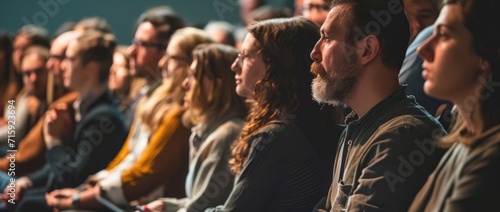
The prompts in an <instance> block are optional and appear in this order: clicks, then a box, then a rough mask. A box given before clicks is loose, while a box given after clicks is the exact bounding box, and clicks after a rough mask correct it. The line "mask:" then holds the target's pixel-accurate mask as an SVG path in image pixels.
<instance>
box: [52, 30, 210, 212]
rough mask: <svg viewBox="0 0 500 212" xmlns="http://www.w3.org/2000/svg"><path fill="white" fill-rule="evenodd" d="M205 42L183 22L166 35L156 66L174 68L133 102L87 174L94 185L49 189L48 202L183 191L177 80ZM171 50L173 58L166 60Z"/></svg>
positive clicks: (183, 140) (67, 204) (86, 203)
mask: <svg viewBox="0 0 500 212" xmlns="http://www.w3.org/2000/svg"><path fill="white" fill-rule="evenodd" d="M210 42H213V41H212V39H211V38H210V37H209V36H208V35H207V34H206V33H205V32H203V31H202V30H198V29H194V28H183V29H180V30H178V31H176V32H175V33H174V34H173V35H172V38H171V40H170V43H169V46H168V48H167V49H166V53H165V56H164V57H163V59H161V60H160V62H159V66H161V67H162V68H163V70H164V71H166V72H169V73H175V74H171V75H169V77H168V78H165V83H163V84H162V85H160V86H159V87H158V88H156V89H154V91H153V92H152V93H151V94H148V95H147V96H145V97H144V98H143V99H142V100H141V102H139V104H138V108H137V119H136V121H135V122H134V124H132V128H131V131H130V133H129V136H128V138H127V141H126V142H125V144H124V146H123V148H122V149H121V150H120V152H119V153H118V155H117V156H116V157H115V159H114V160H113V161H112V162H111V163H110V164H109V165H108V167H107V168H106V170H103V171H100V172H99V173H97V174H96V175H94V176H93V177H92V179H91V182H94V183H97V185H98V186H88V185H87V186H86V187H90V188H87V189H86V190H84V191H80V190H79V189H67V190H57V191H54V192H52V193H50V197H48V199H49V198H50V199H51V200H52V201H49V205H51V206H52V207H56V208H58V209H60V210H62V209H69V208H81V209H92V208H99V207H102V205H101V204H100V203H99V202H97V200H96V196H97V195H101V196H103V198H106V199H108V200H109V201H110V202H111V203H113V204H115V205H118V206H120V207H128V206H129V204H130V202H131V201H138V202H140V203H147V202H150V201H152V200H154V199H157V198H159V197H162V196H168V197H177V198H182V197H184V196H185V190H184V182H185V179H186V173H187V169H188V153H189V145H188V139H189V133H190V132H189V129H188V128H186V127H184V126H182V124H181V117H182V114H183V113H184V111H185V109H184V107H183V104H184V103H183V98H184V93H185V91H184V90H183V89H182V86H181V84H182V81H183V80H184V79H185V78H186V76H187V74H188V69H189V65H190V64H191V61H192V59H191V58H192V57H191V52H192V50H193V49H194V47H196V46H197V45H198V44H201V43H210ZM173 54H175V56H176V57H178V58H179V60H172V55H173ZM181 58H182V60H181ZM91 184H92V183H91ZM80 187H85V186H80ZM57 195H59V198H56V196H57Z"/></svg>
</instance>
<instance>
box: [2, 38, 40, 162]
mask: <svg viewBox="0 0 500 212" xmlns="http://www.w3.org/2000/svg"><path fill="white" fill-rule="evenodd" d="M48 59H49V49H48V48H46V47H43V46H38V45H32V46H30V47H28V48H27V49H26V50H25V51H24V53H23V55H22V56H21V66H20V68H21V70H20V71H19V73H20V74H21V75H22V76H23V84H24V88H23V90H21V92H20V93H19V94H18V95H17V97H16V99H14V100H15V102H14V104H13V105H14V106H15V110H14V112H15V114H10V113H7V111H6V114H5V115H7V114H9V115H11V116H14V117H15V119H14V121H13V123H14V124H15V125H14V127H15V131H14V132H15V134H14V135H13V136H14V137H13V138H14V140H15V141H18V142H14V143H12V144H14V145H15V146H17V145H18V144H19V141H20V140H22V139H23V138H24V136H25V135H26V134H28V132H29V131H30V129H31V128H32V127H33V126H34V125H35V123H36V122H37V121H38V119H40V117H41V116H42V115H43V114H44V113H45V110H47V100H46V89H47V69H46V68H45V63H46V62H47V60H48ZM9 128H10V126H9V125H4V126H2V127H0V141H1V144H0V145H1V151H0V155H1V156H2V157H3V156H4V155H5V154H6V153H7V150H8V149H13V148H12V146H10V144H9V143H8V142H7V139H8V137H9V136H12V134H11V133H8V132H9V131H12V130H10V129H9ZM15 146H14V147H15Z"/></svg>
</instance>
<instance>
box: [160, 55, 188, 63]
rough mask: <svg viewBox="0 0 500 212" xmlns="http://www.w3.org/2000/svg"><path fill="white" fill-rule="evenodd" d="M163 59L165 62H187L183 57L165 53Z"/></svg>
mask: <svg viewBox="0 0 500 212" xmlns="http://www.w3.org/2000/svg"><path fill="white" fill-rule="evenodd" d="M164 57H165V59H167V60H171V59H172V60H175V61H179V62H186V63H187V62H188V59H187V58H186V57H183V56H180V55H169V54H167V53H165V56H164Z"/></svg>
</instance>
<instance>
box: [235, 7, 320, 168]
mask: <svg viewBox="0 0 500 212" xmlns="http://www.w3.org/2000/svg"><path fill="white" fill-rule="evenodd" d="M247 30H248V32H249V33H251V34H252V35H253V36H254V37H255V39H256V44H255V48H256V49H259V52H260V54H261V55H262V58H263V62H264V63H265V64H266V66H267V67H268V70H267V72H266V74H265V76H264V78H263V79H261V80H259V81H257V83H256V84H255V90H254V95H253V99H254V102H252V105H251V109H250V112H249V114H248V116H247V118H246V121H245V125H244V127H243V130H242V132H241V134H240V137H239V138H238V139H237V140H236V142H235V144H234V146H233V149H232V154H233V158H232V159H231V160H230V164H231V170H232V171H233V172H234V173H236V174H238V173H239V172H240V171H241V170H242V168H243V164H244V162H245V160H246V158H247V157H248V153H249V146H250V137H251V136H252V135H253V134H254V133H256V132H257V131H258V130H259V129H260V128H261V127H263V126H265V125H266V124H268V123H269V122H272V121H275V120H283V119H288V118H290V117H293V116H294V115H297V114H299V113H300V109H301V107H302V105H301V104H302V100H304V99H305V101H307V99H309V101H312V98H311V95H310V93H311V91H310V89H309V88H310V83H311V79H312V78H311V76H310V75H311V74H310V73H309V69H310V66H311V63H312V60H311V58H310V57H309V53H310V52H311V50H312V48H313V47H314V44H315V42H316V41H317V40H318V39H319V29H318V27H317V26H316V25H315V24H314V23H312V22H311V21H309V20H307V19H305V18H303V17H294V18H279V19H270V20H265V21H261V22H256V23H254V24H252V25H250V26H248V27H247ZM304 86H305V88H304Z"/></svg>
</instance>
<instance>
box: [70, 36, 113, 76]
mask: <svg viewBox="0 0 500 212" xmlns="http://www.w3.org/2000/svg"><path fill="white" fill-rule="evenodd" d="M76 42H77V43H78V47H79V49H78V50H79V51H78V56H80V57H81V60H82V63H83V64H87V63H89V62H91V61H96V62H98V63H99V64H101V67H100V71H99V80H100V82H105V81H107V80H108V78H109V69H110V68H111V65H113V54H114V51H115V47H116V45H117V42H116V39H115V36H113V35H112V34H109V33H103V32H99V31H95V30H90V31H86V32H85V33H83V34H82V35H81V36H80V37H78V38H77V39H76Z"/></svg>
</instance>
